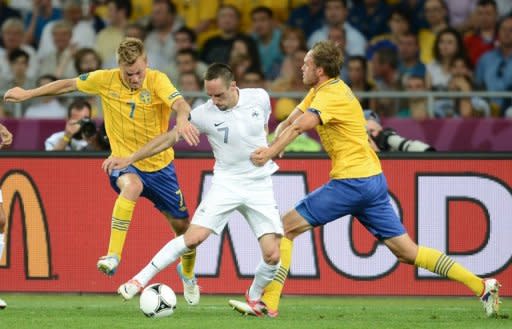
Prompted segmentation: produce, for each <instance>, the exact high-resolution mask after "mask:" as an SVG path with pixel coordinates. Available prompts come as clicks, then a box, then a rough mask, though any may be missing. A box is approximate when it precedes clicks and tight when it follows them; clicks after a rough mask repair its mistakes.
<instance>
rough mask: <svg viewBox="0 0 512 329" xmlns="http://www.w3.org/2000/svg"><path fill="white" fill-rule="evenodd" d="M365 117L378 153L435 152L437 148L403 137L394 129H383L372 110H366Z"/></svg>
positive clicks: (367, 129) (373, 145)
mask: <svg viewBox="0 0 512 329" xmlns="http://www.w3.org/2000/svg"><path fill="white" fill-rule="evenodd" d="M364 117H365V119H366V131H367V132H368V135H369V137H370V138H369V141H370V145H371V146H372V148H373V150H374V151H376V152H387V151H391V152H435V148H433V147H432V146H430V145H428V144H426V143H424V142H421V141H418V140H412V139H407V138H405V137H402V136H400V135H398V134H397V133H396V131H395V130H394V129H393V128H383V127H382V126H381V125H380V119H379V116H378V115H377V113H375V112H373V111H372V110H364Z"/></svg>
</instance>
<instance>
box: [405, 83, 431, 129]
mask: <svg viewBox="0 0 512 329" xmlns="http://www.w3.org/2000/svg"><path fill="white" fill-rule="evenodd" d="M405 91H410V92H426V91H428V89H427V82H426V81H425V76H424V75H423V76H422V75H416V74H412V75H410V76H408V77H407V78H406V79H405ZM398 116H399V117H402V118H412V119H414V120H416V121H422V120H425V119H428V118H430V117H431V116H430V111H429V108H428V102H427V99H426V98H425V97H409V98H408V99H407V104H406V105H405V107H403V108H402V109H401V110H400V112H399V113H398Z"/></svg>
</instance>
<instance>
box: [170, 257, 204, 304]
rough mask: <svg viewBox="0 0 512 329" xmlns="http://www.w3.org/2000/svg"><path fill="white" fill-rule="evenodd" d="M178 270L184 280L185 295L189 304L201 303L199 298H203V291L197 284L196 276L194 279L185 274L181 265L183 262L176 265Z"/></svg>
mask: <svg viewBox="0 0 512 329" xmlns="http://www.w3.org/2000/svg"><path fill="white" fill-rule="evenodd" d="M176 271H177V272H178V275H179V277H180V279H181V281H182V282H183V297H184V298H185V300H186V301H187V303H188V304H189V305H197V304H199V299H200V298H201V293H200V292H199V286H198V285H197V279H196V277H195V276H194V277H193V278H192V279H189V278H187V277H186V276H185V275H184V274H183V269H182V267H181V263H179V264H178V266H176Z"/></svg>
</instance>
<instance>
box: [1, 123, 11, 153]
mask: <svg viewBox="0 0 512 329" xmlns="http://www.w3.org/2000/svg"><path fill="white" fill-rule="evenodd" d="M0 138H1V139H2V142H1V143H0V149H2V148H5V147H9V146H10V145H11V143H12V134H11V132H10V131H9V130H7V128H5V127H4V126H2V129H0Z"/></svg>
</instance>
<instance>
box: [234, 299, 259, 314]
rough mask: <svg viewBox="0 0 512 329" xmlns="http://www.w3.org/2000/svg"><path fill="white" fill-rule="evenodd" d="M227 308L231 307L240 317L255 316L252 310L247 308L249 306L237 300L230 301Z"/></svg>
mask: <svg viewBox="0 0 512 329" xmlns="http://www.w3.org/2000/svg"><path fill="white" fill-rule="evenodd" d="M228 303H229V306H231V307H232V308H233V309H234V310H235V311H238V312H239V313H241V314H242V315H254V316H257V315H256V313H255V312H254V310H253V309H252V308H251V307H250V306H249V304H247V303H244V302H241V301H239V300H234V299H230V300H229V302H228Z"/></svg>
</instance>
